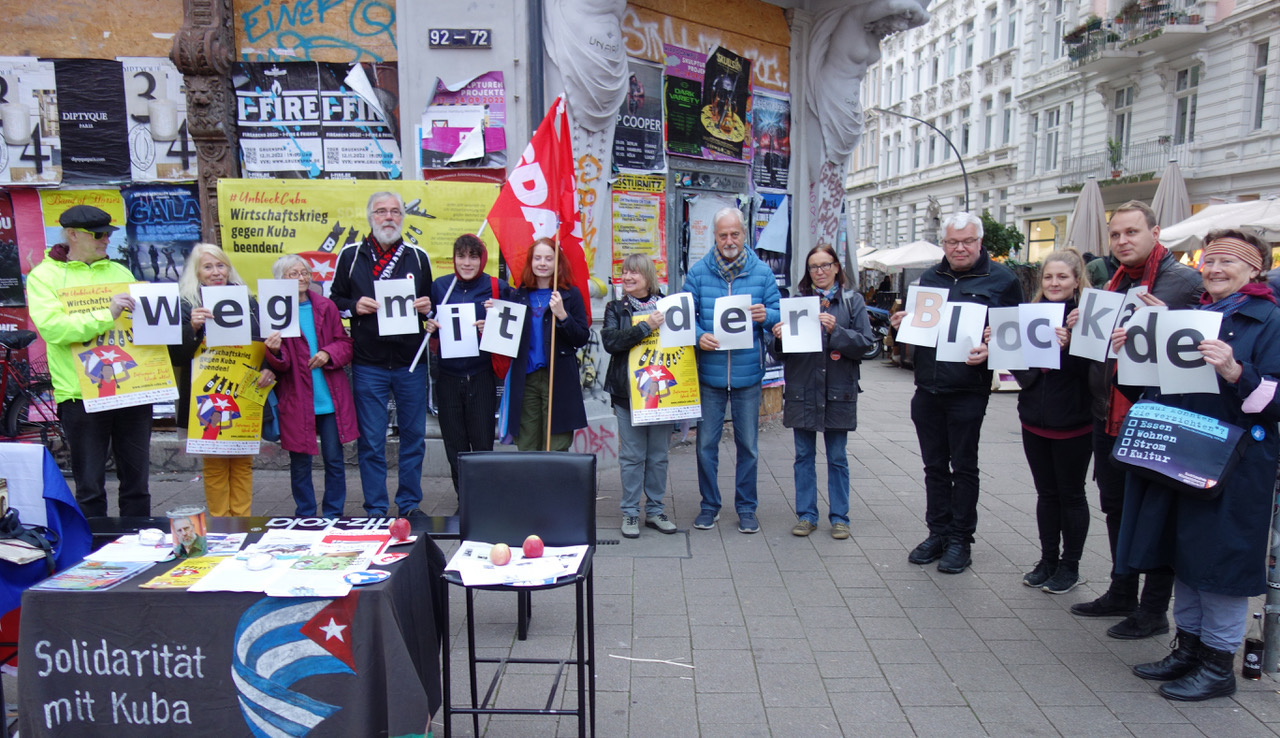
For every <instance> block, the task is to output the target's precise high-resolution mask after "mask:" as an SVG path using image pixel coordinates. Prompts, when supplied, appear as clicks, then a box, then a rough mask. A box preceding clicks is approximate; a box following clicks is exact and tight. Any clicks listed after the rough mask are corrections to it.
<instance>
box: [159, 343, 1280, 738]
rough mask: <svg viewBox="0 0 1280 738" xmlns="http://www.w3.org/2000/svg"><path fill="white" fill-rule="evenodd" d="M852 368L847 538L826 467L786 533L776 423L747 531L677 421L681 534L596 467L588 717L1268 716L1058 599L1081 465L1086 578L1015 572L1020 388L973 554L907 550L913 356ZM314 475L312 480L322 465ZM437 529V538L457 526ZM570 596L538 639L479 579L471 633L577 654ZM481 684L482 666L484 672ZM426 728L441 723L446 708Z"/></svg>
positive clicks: (611, 720) (1099, 587)
mask: <svg viewBox="0 0 1280 738" xmlns="http://www.w3.org/2000/svg"><path fill="white" fill-rule="evenodd" d="M862 384H863V390H864V393H863V394H862V395H861V403H860V405H861V406H860V408H859V423H860V428H859V430H858V431H857V432H856V433H852V434H850V439H849V462H850V473H851V478H852V488H853V491H852V494H851V498H852V499H851V514H850V517H851V519H852V530H853V536H852V538H851V539H849V540H846V541H836V540H833V539H832V538H831V537H830V535H829V528H828V525H827V523H826V521H825V513H826V492H825V490H826V479H825V475H824V474H822V473H821V471H820V472H819V475H818V476H819V488H820V491H819V507H820V512H821V514H822V518H823V521H822V523H821V525H820V528H819V530H818V531H816V532H815V533H814V534H813V535H811V536H809V537H808V538H797V537H794V536H792V535H791V533H790V530H791V526H792V525H793V524H794V523H795V515H794V512H793V510H792V504H793V486H792V458H793V446H792V440H791V433H790V431H788V430H787V429H785V428H783V427H782V426H781V425H780V424H777V423H769V424H766V425H765V427H764V428H762V431H761V436H760V443H761V449H760V473H759V497H760V504H759V511H758V512H759V517H760V525H761V531H760V533H758V534H756V535H743V534H740V533H738V531H737V519H736V516H735V515H734V514H733V510H732V504H731V503H730V504H728V505H726V508H725V511H724V515H723V517H722V519H721V520H720V522H719V524H718V526H717V527H716V528H715V529H714V530H710V531H703V530H693V529H692V528H691V523H692V521H693V518H694V516H695V515H696V514H697V511H698V502H699V498H698V491H697V479H696V465H695V457H694V451H693V446H692V445H691V444H690V443H689V442H687V441H686V442H684V443H681V444H677V445H675V446H674V447H673V448H672V451H671V465H670V470H669V474H670V482H669V493H668V494H669V497H668V500H669V502H670V503H672V504H669V505H668V511H669V512H671V513H673V514H672V518H673V519H674V520H675V521H676V523H677V524H678V525H679V527H680V530H679V532H678V533H677V534H676V535H662V534H661V533H659V532H657V531H655V530H652V529H645V528H642V533H641V536H640V538H639V539H636V540H625V539H622V538H621V536H620V535H619V534H618V531H617V526H618V525H619V523H620V522H621V515H620V513H619V511H618V506H617V505H618V498H619V493H620V488H621V485H620V482H619V479H618V475H617V472H616V470H614V471H608V472H602V473H601V477H600V480H599V489H600V492H599V494H600V501H599V513H598V519H599V528H600V537H601V539H602V544H603V545H601V546H600V548H599V553H598V556H597V559H596V629H597V633H596V656H597V662H598V667H597V675H598V676H597V680H598V681H597V690H598V718H597V730H598V733H599V735H601V736H664V737H666V736H702V737H703V738H707V737H710V736H776V737H782V736H799V737H805V738H807V737H810V736H824V735H832V736H836V735H847V736H857V735H867V736H910V735H919V736H937V735H942V736H947V738H959V737H960V736H981V735H999V736H1027V735H1037V736H1043V735H1089V736H1129V735H1134V736H1157V735H1158V736H1160V737H1161V738H1174V737H1175V736H1199V735H1206V736H1213V737H1214V738H1219V737H1222V736H1260V735H1275V734H1276V733H1277V731H1278V730H1280V698H1278V697H1277V691H1276V686H1277V685H1276V680H1275V678H1274V675H1267V676H1264V678H1263V680H1262V681H1259V682H1246V681H1241V682H1240V691H1239V693H1238V694H1237V695H1236V696H1235V697H1234V698H1231V699H1215V700H1210V701H1208V702H1204V703H1199V704H1191V705H1188V704H1178V703H1172V702H1168V701H1166V700H1164V699H1163V698H1161V697H1160V696H1159V695H1158V694H1157V693H1156V690H1155V687H1156V686H1157V685H1156V684H1153V683H1150V682H1145V681H1143V680H1141V679H1138V678H1137V677H1134V676H1133V675H1132V674H1130V672H1129V667H1130V666H1131V665H1132V664H1136V663H1140V662H1144V661H1152V660H1155V659H1158V658H1161V657H1162V656H1163V655H1164V654H1165V653H1167V650H1168V638H1166V637H1164V636H1161V637H1157V638H1154V639H1147V640H1143V641H1136V642H1129V641H1118V640H1114V639H1112V638H1109V637H1107V636H1106V629H1107V628H1108V627H1109V626H1110V625H1112V624H1113V623H1114V622H1116V620H1117V619H1114V618H1101V619H1082V618H1076V617H1074V616H1072V615H1071V614H1070V613H1069V612H1068V609H1067V608H1068V607H1069V606H1070V605H1071V604H1073V603H1076V602H1081V601H1085V600H1089V599H1092V598H1094V597H1096V596H1097V595H1098V594H1100V593H1102V592H1103V591H1105V589H1106V583H1107V574H1108V571H1109V557H1108V553H1107V539H1106V528H1105V525H1104V523H1103V519H1102V515H1101V512H1100V511H1099V510H1098V508H1097V491H1096V488H1094V487H1093V485H1092V482H1091V483H1090V491H1089V498H1090V504H1091V511H1092V520H1091V529H1090V535H1089V540H1088V544H1087V547H1086V550H1085V556H1084V560H1083V562H1082V566H1081V573H1082V575H1083V576H1084V577H1085V578H1086V579H1087V580H1088V583H1087V584H1085V585H1082V586H1081V587H1079V588H1077V589H1076V590H1075V591H1073V592H1071V593H1069V594H1067V595H1062V596H1054V595H1049V594H1045V593H1043V592H1040V591H1039V590H1033V589H1031V588H1029V587H1025V586H1022V583H1021V578H1022V574H1023V573H1024V572H1026V571H1028V570H1029V569H1030V568H1031V567H1032V566H1033V565H1034V564H1035V562H1036V560H1037V559H1038V557H1039V548H1038V544H1037V537H1036V528H1035V517H1034V516H1035V492H1034V489H1033V488H1032V486H1031V477H1030V472H1029V471H1028V469H1027V465H1026V460H1025V458H1024V457H1023V454H1022V446H1021V441H1020V431H1019V426H1018V422H1017V415H1016V411H1015V403H1016V399H1017V398H1016V396H1015V395H1014V394H1012V393H1005V394H997V395H995V396H993V397H992V400H991V405H990V408H989V410H988V413H987V420H986V424H985V426H984V428H983V438H982V447H981V468H982V475H981V477H982V478H981V485H982V497H981V499H980V500H979V523H978V534H977V543H976V544H975V545H974V547H973V566H972V567H971V568H970V569H969V570H968V571H966V572H964V573H963V574H959V575H946V574H940V573H938V572H937V571H936V569H935V568H934V567H933V566H924V567H920V566H914V565H912V564H909V563H907V552H908V551H909V550H910V549H911V548H912V547H913V546H915V544H916V543H918V542H919V541H920V540H921V539H922V538H923V537H924V536H925V534H926V529H925V526H924V522H923V517H924V488H923V481H922V479H923V474H922V471H921V463H920V458H919V448H918V446H917V443H916V437H915V430H914V428H913V426H912V424H911V421H910V417H909V410H908V408H909V404H908V403H909V399H910V396H911V393H912V391H913V388H912V383H911V374H910V372H907V371H903V370H901V369H896V368H893V367H889V366H886V365H884V364H883V363H882V362H879V361H877V362H871V363H868V364H864V366H863V383H862ZM732 448H733V446H732V439H731V436H730V434H729V433H726V434H725V438H724V445H723V446H722V452H721V459H722V461H721V467H720V469H721V488H722V490H723V491H725V492H726V493H727V495H726V497H727V499H730V500H731V499H732V491H731V490H732V487H733V478H732V475H733V463H732V455H733V451H732ZM819 448H820V449H821V444H819ZM819 454H821V450H819ZM821 462H822V458H821V457H820V458H819V463H820V465H821ZM820 468H821V467H820ZM428 473H432V472H428ZM436 473H439V472H436ZM443 473H444V474H445V475H446V476H443V477H439V476H437V477H429V478H426V479H424V487H425V499H424V502H423V508H424V509H425V510H426V511H427V512H428V513H431V514H437V515H445V514H451V513H453V512H454V510H455V509H456V499H455V497H454V495H453V490H452V488H451V486H450V484H449V480H448V477H447V470H445V471H444V472H443ZM315 478H316V481H317V483H319V482H320V479H321V475H320V473H319V472H318V471H317V473H316V475H315ZM393 478H394V475H393ZM254 487H255V500H254V513H255V514H258V515H270V514H280V515H289V514H292V511H293V506H292V502H291V499H290V496H289V477H288V472H285V471H260V472H258V473H257V474H256V475H255V480H254ZM348 489H349V491H350V494H349V502H348V504H347V512H348V514H352V515H355V514H360V499H359V481H358V474H357V472H356V469H355V467H348ZM201 499H202V493H201V485H200V482H199V480H198V478H196V477H195V475H194V474H192V473H190V472H187V473H183V474H179V473H164V474H158V475H156V476H155V477H153V509H154V510H156V511H159V512H163V511H164V510H165V509H167V507H169V506H171V505H173V504H176V503H179V502H192V501H200V500H201ZM443 545H444V548H445V550H446V553H449V552H451V551H452V548H453V545H454V544H451V543H448V542H446V543H444V544H443ZM572 603H573V599H572V589H571V588H569V589H563V590H557V591H555V592H548V593H540V594H538V595H537V596H535V597H534V610H533V622H532V625H531V632H530V635H529V639H528V640H527V641H524V642H519V641H516V640H515V628H514V619H515V602H514V597H511V596H510V595H504V594H500V593H499V594H494V593H481V594H480V596H478V597H477V608H476V620H477V634H478V635H477V637H478V639H479V642H480V643H481V644H488V645H487V646H486V648H485V649H484V650H485V652H486V653H487V654H489V655H495V654H502V653H508V652H510V653H513V654H530V653H537V654H539V655H548V654H560V653H564V654H567V653H568V649H569V648H570V644H571V640H572V638H571V634H572V630H571V629H572V610H573V604H572ZM1259 607H1260V602H1259ZM1255 609H1257V608H1255ZM464 615H465V612H464V609H463V607H462V598H461V597H454V598H453V600H452V607H451V616H450V617H451V623H452V624H453V629H454V632H453V634H452V636H453V639H454V640H453V642H454V651H453V659H454V664H455V668H454V674H455V695H456V696H459V697H461V696H464V695H465V694H467V691H466V690H467V687H466V670H465V651H466V634H465V621H464ZM1237 668H1238V662H1237ZM566 679H567V681H568V684H565V683H563V682H562V684H561V690H560V691H561V695H560V697H559V698H557V699H558V701H559V702H561V703H563V704H568V705H572V704H573V703H574V699H575V698H576V693H575V692H574V691H573V690H574V689H575V687H574V684H573V679H572V678H571V677H567V678H566ZM551 680H552V676H551V674H550V673H548V672H545V671H536V670H535V671H533V672H532V673H530V672H529V671H526V670H522V671H520V672H518V673H511V672H509V673H508V674H507V676H506V677H505V678H504V679H503V682H502V683H501V685H500V688H499V690H498V694H497V701H498V704H499V705H500V706H501V705H509V706H510V705H516V704H521V703H529V702H533V703H535V704H536V703H538V702H540V701H545V700H546V693H547V690H548V689H549V688H550V684H551ZM486 683H487V678H486V677H484V676H483V675H482V687H481V688H482V690H483V685H484V684H486ZM566 690H568V692H567V697H566V696H565V692H566ZM437 720H438V718H437ZM454 727H455V729H456V730H457V733H458V734H459V735H470V732H471V721H470V720H469V719H456V720H455V723H454ZM435 730H436V735H440V726H439V724H438V723H437V724H436V726H435ZM481 730H482V732H483V733H484V734H485V735H489V736H519V737H522V738H523V737H525V736H542V735H576V733H577V722H576V720H575V719H574V718H572V717H570V718H562V719H559V720H555V719H549V718H543V719H539V718H524V717H521V718H505V719H504V718H492V719H490V720H488V721H485V722H482V723H481Z"/></svg>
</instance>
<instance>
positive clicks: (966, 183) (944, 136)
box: [868, 108, 969, 212]
mask: <svg viewBox="0 0 1280 738" xmlns="http://www.w3.org/2000/svg"><path fill="white" fill-rule="evenodd" d="M868 111H869V112H872V113H884V114H885V115H896V116H898V117H899V118H906V119H908V120H914V121H916V122H917V123H923V124H925V125H926V126H928V127H929V128H930V129H931V130H933V131H935V132H936V133H937V134H938V135H939V136H942V140H943V141H946V142H947V145H948V146H950V147H951V150H952V151H954V152H955V153H956V161H957V162H959V163H960V176H962V177H963V178H964V209H965V212H969V172H968V170H966V169H965V168H964V157H962V156H960V149H957V148H956V145H955V144H953V143H951V139H950V138H948V137H947V134H945V133H943V132H942V131H940V130H938V127H937V126H935V125H934V124H932V123H930V122H929V121H927V120H921V119H920V118H917V117H915V116H914V115H907V114H906V113H899V112H896V111H893V110H885V109H884V108H869V109H868Z"/></svg>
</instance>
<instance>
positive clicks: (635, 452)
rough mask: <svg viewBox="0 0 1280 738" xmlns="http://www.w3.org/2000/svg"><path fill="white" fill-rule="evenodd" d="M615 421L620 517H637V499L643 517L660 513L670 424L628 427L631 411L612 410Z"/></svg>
mask: <svg viewBox="0 0 1280 738" xmlns="http://www.w3.org/2000/svg"><path fill="white" fill-rule="evenodd" d="M613 414H614V415H615V416H617V418H618V471H619V472H621V474H622V504H621V508H622V514H623V515H635V516H637V517H638V516H639V515H640V498H641V497H644V498H645V499H646V500H647V501H646V502H645V505H644V514H645V516H646V517H653V516H655V515H661V514H662V513H663V510H664V508H663V506H662V498H663V497H665V496H666V494H667V448H668V444H670V443H671V424H670V423H659V424H657V425H632V424H631V409H630V408H625V407H615V408H614V409H613Z"/></svg>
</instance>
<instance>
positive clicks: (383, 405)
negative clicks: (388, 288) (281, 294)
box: [329, 192, 431, 517]
mask: <svg viewBox="0 0 1280 738" xmlns="http://www.w3.org/2000/svg"><path fill="white" fill-rule="evenodd" d="M366 209H367V211H368V216H369V231H370V233H369V236H368V237H367V238H365V239H364V240H363V241H361V242H360V243H358V244H355V245H353V246H348V247H347V248H345V249H343V250H342V253H340V254H338V265H337V267H336V268H335V269H334V275H333V286H332V287H331V288H330V291H329V297H330V299H332V300H333V304H335V305H337V306H338V309H339V310H341V311H343V313H344V314H345V315H350V316H351V339H352V342H353V343H354V351H355V356H354V358H353V359H352V362H351V369H352V382H351V384H352V388H353V389H354V390H355V392H354V394H355V401H356V423H357V424H358V425H359V426H360V438H359V441H358V444H357V445H358V451H359V463H360V486H361V488H362V489H363V492H364V509H365V512H367V513H368V514H369V515H374V516H383V515H386V514H387V454H386V450H387V419H388V416H389V414H390V413H389V412H388V409H387V401H388V400H389V399H390V398H391V397H395V401H396V417H397V420H398V423H399V428H400V462H399V463H400V468H399V475H398V476H399V480H398V487H397V489H396V508H397V511H398V513H399V515H400V516H401V517H405V516H409V515H421V514H423V513H422V511H421V510H419V509H418V505H419V504H420V503H421V502H422V459H423V457H424V456H425V455H426V425H427V369H426V361H425V357H424V360H423V361H420V362H419V363H418V365H417V366H416V367H415V368H414V370H413V371H412V372H411V371H409V366H410V364H412V363H413V357H414V356H415V355H416V354H417V352H418V347H419V346H420V345H421V343H422V338H423V336H424V335H425V333H424V324H423V321H422V318H421V317H419V321H418V323H419V326H418V330H417V332H415V333H410V334H407V335H394V336H383V335H380V334H379V333H378V303H377V301H376V300H375V299H374V283H375V282H377V281H378V280H383V279H405V278H408V279H412V280H413V283H414V294H415V295H416V297H415V299H414V301H413V309H414V310H415V311H416V312H417V313H418V314H419V316H425V315H426V314H427V313H428V312H429V311H430V310H431V260H430V259H429V258H428V257H427V255H426V254H425V253H424V252H423V251H422V250H421V249H419V248H417V247H415V246H412V245H410V244H407V243H405V242H404V239H403V238H402V237H401V235H400V233H401V229H402V228H403V226H404V200H403V199H401V197H400V195H398V194H397V193H395V192H375V193H374V194H373V195H371V196H370V197H369V203H368V205H367V208H366Z"/></svg>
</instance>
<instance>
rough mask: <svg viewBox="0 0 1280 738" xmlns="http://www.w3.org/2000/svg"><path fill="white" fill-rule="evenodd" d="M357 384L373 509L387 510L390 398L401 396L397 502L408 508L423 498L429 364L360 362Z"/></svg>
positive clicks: (366, 488) (363, 461)
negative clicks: (395, 365) (413, 366)
mask: <svg viewBox="0 0 1280 738" xmlns="http://www.w3.org/2000/svg"><path fill="white" fill-rule="evenodd" d="M352 375H353V376H352V383H351V384H352V388H353V389H354V390H355V403H356V423H357V424H358V425H359V426H360V440H359V443H358V449H359V452H360V453H359V459H360V488H361V490H362V491H363V493H364V510H365V512H366V513H368V514H369V515H377V516H381V515H386V514H387V416H388V412H387V401H388V399H390V397H391V396H392V395H395V398H396V416H397V417H398V418H399V422H400V469H399V475H398V476H399V480H398V481H399V486H398V487H397V488H396V507H397V508H399V512H400V514H401V515H405V514H407V513H408V512H409V511H410V510H413V509H414V508H416V507H417V506H418V505H419V504H421V502H422V457H423V456H424V455H425V454H426V450H427V447H426V432H427V369H426V366H425V365H419V366H418V368H417V369H416V370H415V371H413V372H412V373H410V372H409V367H407V366H406V367H401V368H399V369H385V368H383V367H380V366H370V365H368V364H356V365H355V366H354V367H353V371H352Z"/></svg>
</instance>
